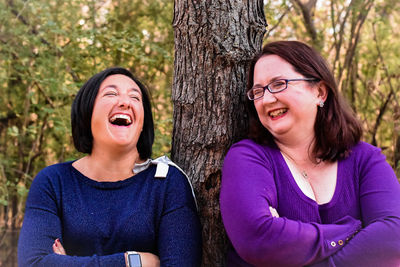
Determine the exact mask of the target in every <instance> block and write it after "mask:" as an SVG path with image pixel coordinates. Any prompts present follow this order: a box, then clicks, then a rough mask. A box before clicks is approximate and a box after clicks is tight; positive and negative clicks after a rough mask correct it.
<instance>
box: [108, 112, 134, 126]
mask: <svg viewBox="0 0 400 267" xmlns="http://www.w3.org/2000/svg"><path fill="white" fill-rule="evenodd" d="M109 121H110V123H111V124H113V125H117V126H129V125H131V124H132V119H131V117H130V116H128V115H125V114H115V115H114V116H112V117H111V118H110V119H109Z"/></svg>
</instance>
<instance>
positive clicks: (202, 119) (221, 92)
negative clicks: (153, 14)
mask: <svg viewBox="0 0 400 267" xmlns="http://www.w3.org/2000/svg"><path fill="white" fill-rule="evenodd" d="M266 26H267V24H266V21H265V17H264V9H263V2H262V1H261V0H259V1H252V0H248V1H236V0H230V1H211V2H204V1H183V0H175V7H174V21H173V27H174V35H175V67H174V70H175V71H174V84H173V87H172V99H173V103H174V131H173V138H172V158H173V160H174V161H175V162H176V163H178V164H179V165H180V166H181V167H182V168H183V169H184V170H185V171H186V172H187V174H188V175H189V177H191V179H192V183H193V185H194V188H195V193H196V196H197V201H198V204H199V208H200V218H201V221H202V225H203V243H204V244H203V265H204V266H223V265H224V257H225V253H224V252H225V247H226V242H227V241H226V238H225V235H224V234H223V233H224V228H223V226H222V223H221V215H220V212H219V189H220V181H221V167H222V162H223V158H224V156H225V153H226V152H227V150H228V148H229V147H230V146H231V144H232V143H233V142H234V141H235V140H237V139H238V138H240V137H243V133H244V132H245V129H246V126H247V125H246V121H245V116H244V115H245V107H244V101H243V100H244V93H245V87H246V86H245V83H246V70H247V65H248V62H249V60H250V59H251V58H252V57H253V56H254V54H255V53H257V52H258V51H260V49H261V45H262V41H263V36H264V33H265V31H266V30H265V27H266Z"/></svg>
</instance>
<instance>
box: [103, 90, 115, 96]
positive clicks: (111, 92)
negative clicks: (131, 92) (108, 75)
mask: <svg viewBox="0 0 400 267" xmlns="http://www.w3.org/2000/svg"><path fill="white" fill-rule="evenodd" d="M116 95H117V93H116V92H113V91H108V92H105V93H104V96H116Z"/></svg>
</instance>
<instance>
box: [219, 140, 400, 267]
mask: <svg viewBox="0 0 400 267" xmlns="http://www.w3.org/2000/svg"><path fill="white" fill-rule="evenodd" d="M220 205H221V213H222V219H223V223H224V226H225V228H226V231H227V234H228V237H229V239H230V241H231V243H232V245H233V248H234V250H233V251H231V252H230V253H229V254H228V259H227V262H228V266H263V267H267V266H306V265H313V264H315V266H363V267H368V266H371V267H372V266H397V267H398V266H400V184H399V182H398V180H397V179H396V176H395V174H394V172H393V170H392V168H391V167H390V165H389V164H388V163H387V162H386V161H385V156H384V155H383V154H382V153H381V151H380V150H379V149H378V148H376V147H374V146H371V145H369V144H367V143H363V142H360V143H359V144H357V145H356V146H354V147H353V148H352V152H351V154H350V156H349V157H347V158H346V159H343V160H340V161H339V162H338V172H337V183H336V188H335V192H334V195H333V197H332V199H331V201H330V202H328V203H326V204H322V205H318V204H317V203H316V202H315V201H314V200H312V199H310V198H308V197H307V196H306V195H305V194H304V193H303V192H302V191H301V189H300V188H299V187H298V186H297V184H296V182H295V180H294V178H293V176H292V174H291V172H290V170H289V168H288V166H287V165H286V162H285V160H284V159H283V157H282V155H281V153H280V151H279V149H278V148H277V147H276V146H272V147H271V146H263V145H259V144H256V143H255V142H253V141H251V140H247V139H246V140H242V141H240V142H238V143H236V144H235V145H233V146H232V147H231V149H230V150H229V152H228V154H227V156H226V158H225V161H224V166H223V171H222V185H221V194H220ZM269 206H272V207H273V208H275V209H276V210H277V212H278V213H279V215H280V217H279V218H274V217H272V216H271V213H270V211H269Z"/></svg>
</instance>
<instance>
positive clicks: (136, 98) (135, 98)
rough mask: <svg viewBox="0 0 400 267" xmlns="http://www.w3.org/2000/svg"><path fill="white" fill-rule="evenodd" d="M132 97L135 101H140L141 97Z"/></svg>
mask: <svg viewBox="0 0 400 267" xmlns="http://www.w3.org/2000/svg"><path fill="white" fill-rule="evenodd" d="M130 97H131V98H132V99H133V100H137V101H140V96H138V95H131V96H130Z"/></svg>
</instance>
